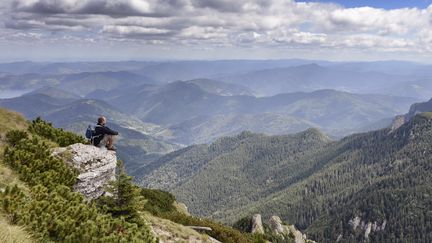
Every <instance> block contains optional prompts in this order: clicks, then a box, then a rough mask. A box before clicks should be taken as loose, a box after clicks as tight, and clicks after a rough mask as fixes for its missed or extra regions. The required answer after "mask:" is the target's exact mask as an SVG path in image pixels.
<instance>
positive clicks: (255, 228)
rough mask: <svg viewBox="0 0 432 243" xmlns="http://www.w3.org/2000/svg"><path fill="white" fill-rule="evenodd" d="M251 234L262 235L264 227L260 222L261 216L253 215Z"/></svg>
mask: <svg viewBox="0 0 432 243" xmlns="http://www.w3.org/2000/svg"><path fill="white" fill-rule="evenodd" d="M251 232H252V234H254V233H257V234H264V227H263V224H262V220H261V214H255V215H254V216H252V230H251Z"/></svg>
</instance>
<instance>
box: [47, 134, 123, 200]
mask: <svg viewBox="0 0 432 243" xmlns="http://www.w3.org/2000/svg"><path fill="white" fill-rule="evenodd" d="M53 155H54V156H59V157H61V158H62V159H63V160H64V161H65V162H66V163H67V164H68V165H70V166H72V167H74V168H76V169H78V171H79V175H78V180H77V183H76V184H75V186H74V190H75V191H77V192H80V193H82V194H83V195H84V197H85V198H86V199H87V200H93V199H96V198H98V197H100V196H102V195H104V193H105V190H104V188H105V186H106V185H107V184H108V182H109V181H110V180H114V179H115V170H116V166H117V157H116V153H115V152H114V151H108V150H106V149H105V148H97V147H95V146H92V145H85V144H80V143H77V144H73V145H70V146H68V147H64V148H56V149H54V151H53Z"/></svg>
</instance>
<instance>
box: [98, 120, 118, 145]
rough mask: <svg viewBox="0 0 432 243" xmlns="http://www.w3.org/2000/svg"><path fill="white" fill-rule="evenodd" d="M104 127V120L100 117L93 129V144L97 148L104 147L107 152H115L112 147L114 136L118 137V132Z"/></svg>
mask: <svg viewBox="0 0 432 243" xmlns="http://www.w3.org/2000/svg"><path fill="white" fill-rule="evenodd" d="M105 125H106V118H105V117H103V116H101V117H99V118H98V123H97V125H96V127H95V134H94V138H93V144H94V145H95V146H97V147H99V148H100V147H102V146H105V147H106V148H107V149H108V150H113V151H115V150H116V148H115V147H114V136H116V135H118V132H116V131H114V130H111V129H109V127H107V126H105Z"/></svg>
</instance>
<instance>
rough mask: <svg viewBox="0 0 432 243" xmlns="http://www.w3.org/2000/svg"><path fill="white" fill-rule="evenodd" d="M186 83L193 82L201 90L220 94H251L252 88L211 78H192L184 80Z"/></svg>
mask: <svg viewBox="0 0 432 243" xmlns="http://www.w3.org/2000/svg"><path fill="white" fill-rule="evenodd" d="M185 82H186V83H188V84H195V85H197V86H198V87H200V88H201V89H202V90H204V91H206V92H208V93H211V94H217V95H222V96H234V95H248V96H253V95H254V94H253V92H252V90H250V89H248V88H246V87H244V86H241V85H236V84H230V83H225V82H221V81H216V80H211V79H193V80H188V81H185Z"/></svg>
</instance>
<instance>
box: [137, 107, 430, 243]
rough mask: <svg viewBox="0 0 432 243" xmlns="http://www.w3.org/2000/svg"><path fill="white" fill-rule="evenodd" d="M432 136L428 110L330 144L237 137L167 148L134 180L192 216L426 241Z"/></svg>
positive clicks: (330, 236)
mask: <svg viewBox="0 0 432 243" xmlns="http://www.w3.org/2000/svg"><path fill="white" fill-rule="evenodd" d="M431 142H432V114H430V113H423V114H420V115H417V116H416V117H414V118H413V119H412V120H411V121H409V122H408V123H406V124H404V125H402V126H401V127H400V128H398V129H396V130H394V131H392V130H390V129H382V130H378V131H373V132H368V133H363V134H357V135H352V136H349V137H346V138H344V139H342V140H340V141H337V142H330V141H328V140H327V139H326V138H325V137H324V136H323V135H322V134H320V133H319V132H318V131H315V130H312V131H307V132H304V133H300V134H297V135H294V136H273V137H272V136H270V137H269V136H263V135H256V134H242V135H239V136H237V137H233V138H224V139H220V140H219V141H217V142H215V143H214V144H212V145H210V146H205V145H201V146H194V147H189V148H186V149H183V150H181V151H177V152H176V153H172V154H168V155H167V156H165V157H163V158H162V159H160V160H159V161H158V162H156V163H155V164H154V165H153V167H148V168H147V169H148V170H147V172H146V174H145V176H143V177H142V178H141V179H140V180H141V183H144V184H145V185H151V186H157V187H162V188H167V189H169V190H170V191H172V192H174V194H175V195H176V196H177V197H178V198H179V199H180V200H181V201H184V202H186V203H187V204H188V205H189V206H190V210H191V211H192V212H194V213H198V214H200V215H205V216H210V217H213V218H217V219H220V220H223V221H225V222H231V223H233V222H234V221H236V220H238V219H240V218H242V217H244V216H248V215H252V214H253V213H261V214H263V215H264V217H269V216H271V215H272V214H278V215H281V216H282V218H283V219H284V220H285V221H287V222H289V223H293V224H296V226H297V227H299V228H300V229H303V230H306V232H307V233H308V235H309V236H310V238H312V239H314V240H317V241H318V242H335V241H336V240H337V239H339V241H343V242H353V241H354V242H355V241H363V240H364V239H365V238H368V239H369V240H371V241H373V242H396V241H397V242H430V241H431V240H432V238H431V237H432V236H431V234H430V232H432V228H431V224H430V223H428V222H432V214H430V212H431V210H432V204H431V203H430V202H431V200H430V199H431V198H430V197H431V196H430V195H432V194H431V193H432V191H431V190H432V189H431V188H432V185H431V184H430V181H432V180H431V179H432V178H431V176H430V172H431V170H432V167H431V164H430V161H431V159H432V147H431V146H430V144H431ZM215 151H216V152H215ZM197 161H199V162H200V163H201V164H197V163H196V162H197ZM191 165H198V166H197V167H193V166H191ZM164 174H165V175H169V176H167V177H163V176H162V175H164ZM177 178H179V179H177ZM167 181H168V184H165V182H167ZM173 182H175V183H173ZM168 185H169V186H168ZM171 185H174V186H171Z"/></svg>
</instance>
